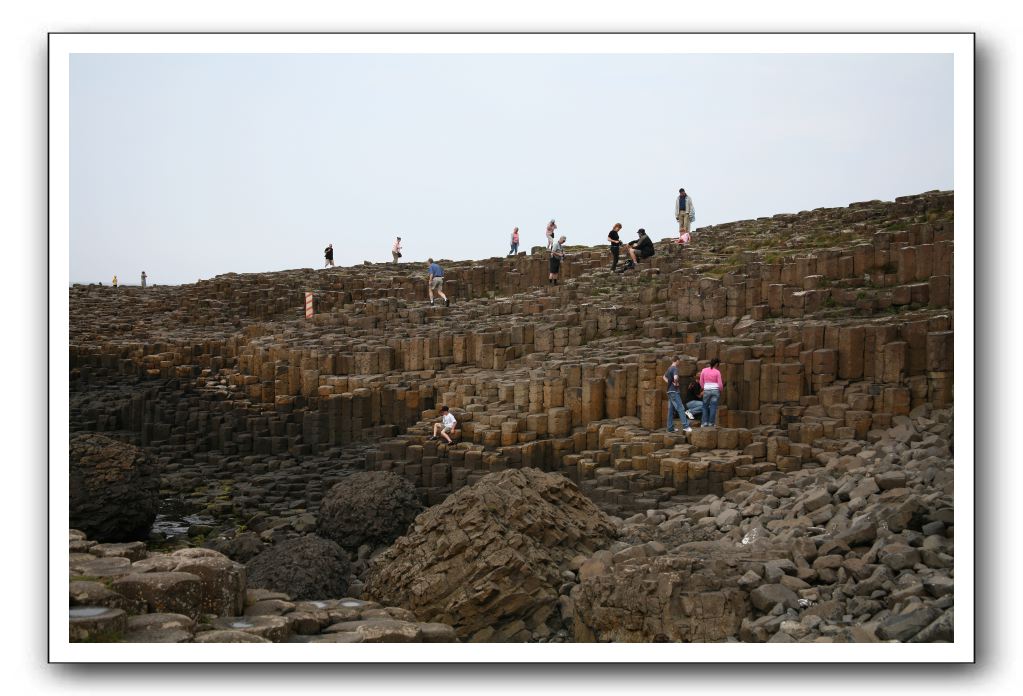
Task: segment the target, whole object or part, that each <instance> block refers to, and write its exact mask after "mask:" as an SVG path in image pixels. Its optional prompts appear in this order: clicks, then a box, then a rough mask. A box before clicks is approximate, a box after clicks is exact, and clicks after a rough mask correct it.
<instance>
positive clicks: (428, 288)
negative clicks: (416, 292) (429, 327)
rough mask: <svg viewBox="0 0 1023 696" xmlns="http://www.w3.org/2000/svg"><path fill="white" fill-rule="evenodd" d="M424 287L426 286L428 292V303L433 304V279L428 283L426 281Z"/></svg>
mask: <svg viewBox="0 0 1023 696" xmlns="http://www.w3.org/2000/svg"><path fill="white" fill-rule="evenodd" d="M426 288H427V290H428V291H429V293H430V304H433V281H432V280H431V281H430V282H429V283H427V286H426Z"/></svg>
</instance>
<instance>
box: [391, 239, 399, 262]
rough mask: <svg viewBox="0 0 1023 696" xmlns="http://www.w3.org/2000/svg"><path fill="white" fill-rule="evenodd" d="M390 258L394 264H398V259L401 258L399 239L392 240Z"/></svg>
mask: <svg viewBox="0 0 1023 696" xmlns="http://www.w3.org/2000/svg"><path fill="white" fill-rule="evenodd" d="M391 258H392V259H394V262H395V263H398V259H400V258H401V237H398V238H397V239H396V240H394V246H392V247H391Z"/></svg>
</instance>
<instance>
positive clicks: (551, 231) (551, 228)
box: [547, 219, 558, 251]
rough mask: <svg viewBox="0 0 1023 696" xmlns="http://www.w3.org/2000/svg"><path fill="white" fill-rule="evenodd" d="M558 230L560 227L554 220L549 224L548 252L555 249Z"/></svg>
mask: <svg viewBox="0 0 1023 696" xmlns="http://www.w3.org/2000/svg"><path fill="white" fill-rule="evenodd" d="M556 229H558V226H557V225H556V224H554V220H553V219H552V220H551V221H550V222H548V223H547V251H550V250H551V249H552V248H553V247H554V230H556Z"/></svg>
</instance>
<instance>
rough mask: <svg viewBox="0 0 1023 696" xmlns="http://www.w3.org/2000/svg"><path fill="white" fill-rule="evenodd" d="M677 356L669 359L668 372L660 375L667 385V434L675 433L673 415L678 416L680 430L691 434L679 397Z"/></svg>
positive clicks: (691, 430)
mask: <svg viewBox="0 0 1023 696" xmlns="http://www.w3.org/2000/svg"><path fill="white" fill-rule="evenodd" d="M678 359H679V358H678V356H677V355H676V356H675V357H673V358H672V359H671V367H669V368H668V371H667V372H665V373H664V374H663V375H661V379H663V380H664V382H665V384H667V385H668V426H667V429H668V432H669V433H673V432H675V428H674V425H675V419H674V418H673V416H674V415H678V417H679V419H680V420H681V421H682V429H683V430H684V431H686V432H687V433H691V432H693V429H692V428H691V427H689V419H688V418H686V409H685V407H684V406H683V405H682V397H681V396H679V393H678V387H679V379H678Z"/></svg>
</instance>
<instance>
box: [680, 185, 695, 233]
mask: <svg viewBox="0 0 1023 696" xmlns="http://www.w3.org/2000/svg"><path fill="white" fill-rule="evenodd" d="M675 219H676V220H678V241H679V244H684V243H688V241H689V225H690V224H692V223H693V222H694V221H695V220H696V208H694V207H693V197H692V196H690V195H688V194H686V190H685V189H684V188H680V189H679V190H678V198H676V199H675ZM683 238H685V242H683Z"/></svg>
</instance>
